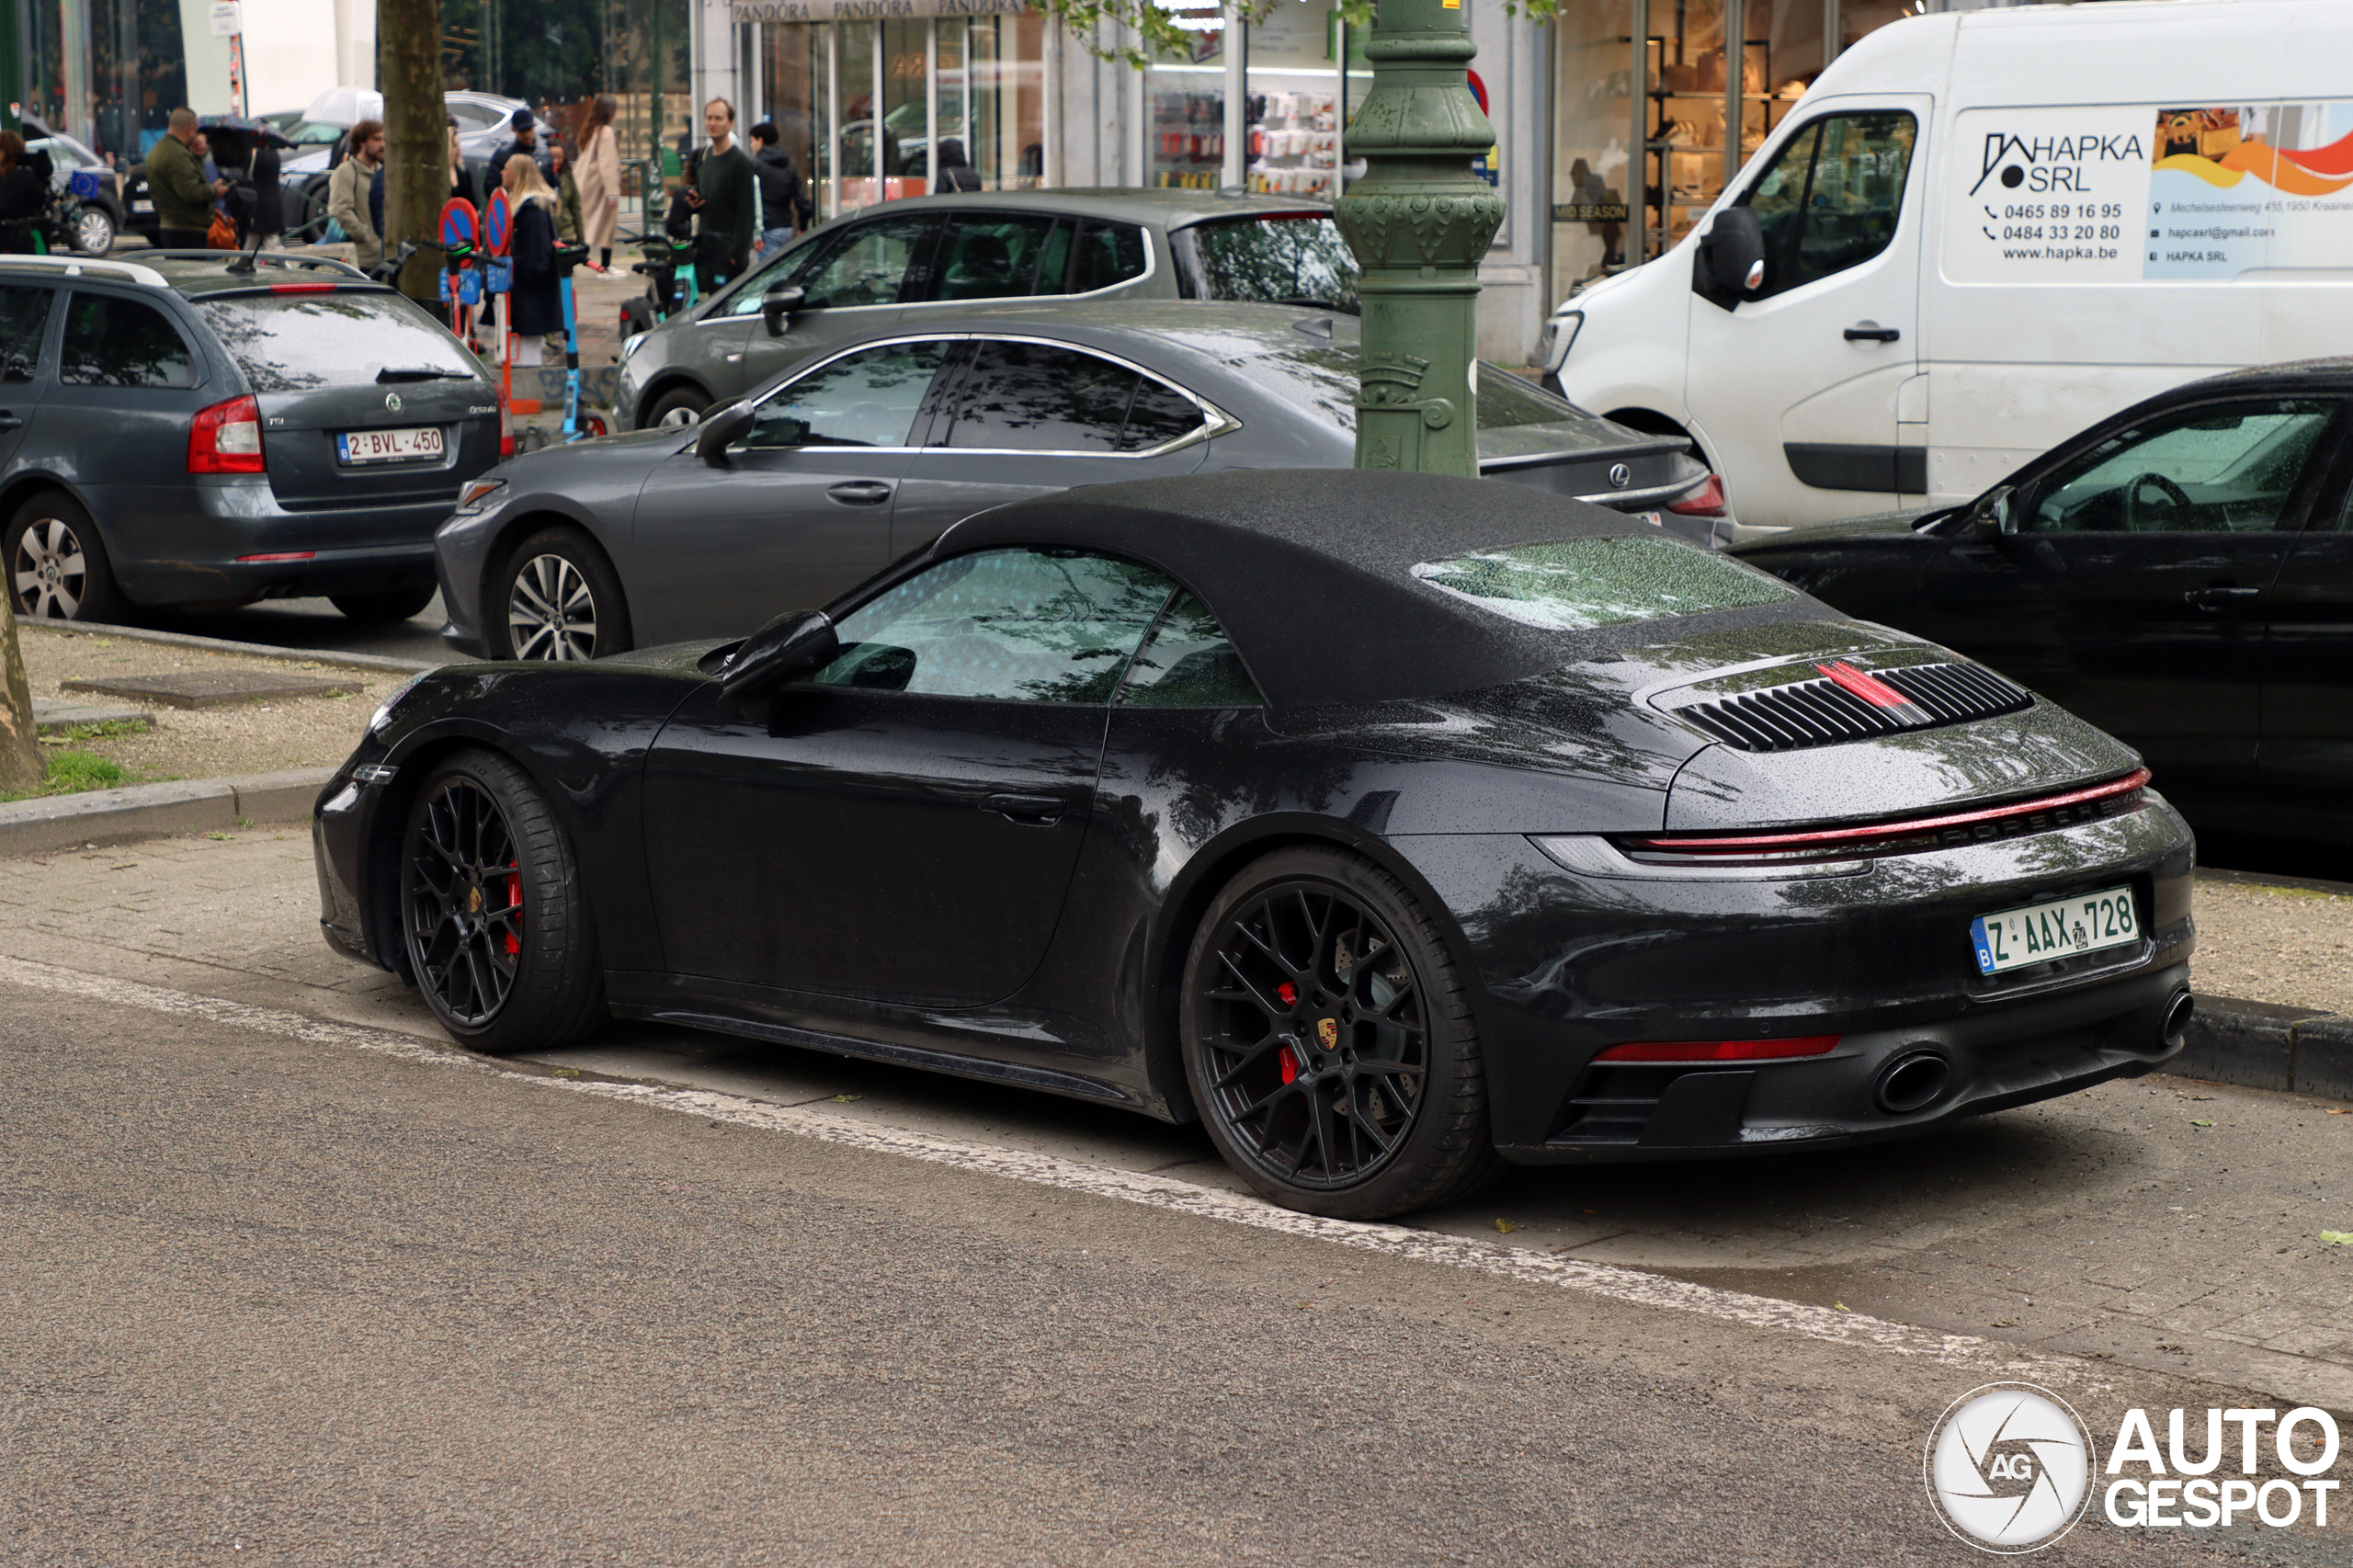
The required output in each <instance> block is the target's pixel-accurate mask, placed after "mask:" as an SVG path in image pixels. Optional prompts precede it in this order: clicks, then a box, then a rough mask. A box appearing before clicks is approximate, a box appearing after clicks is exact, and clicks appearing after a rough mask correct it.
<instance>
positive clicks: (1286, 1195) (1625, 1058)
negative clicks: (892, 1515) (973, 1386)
mask: <svg viewBox="0 0 2353 1568" xmlns="http://www.w3.org/2000/svg"><path fill="white" fill-rule="evenodd" d="M779 608H782V607H779ZM315 835H316V838H315V844H316V851H317V857H318V864H319V872H320V881H321V886H322V889H323V891H324V899H325V905H326V908H325V915H324V925H325V928H326V935H327V937H328V938H329V939H330V940H331V941H332V942H334V943H335V945H336V946H338V947H339V948H341V949H345V950H346V951H347V952H349V953H350V954H352V955H354V956H355V957H358V958H359V959H362V960H367V961H369V962H370V963H375V964H379V965H381V966H383V967H384V968H386V969H390V970H395V971H399V972H401V973H402V974H404V976H406V977H407V978H408V979H409V980H411V981H412V982H413V983H415V984H416V985H417V986H418V987H419V988H420V989H421V991H422V992H423V994H424V996H425V998H426V1002H427V1003H428V1004H429V1005H430V1006H431V1008H432V1010H433V1012H434V1014H435V1016H436V1017H438V1019H439V1021H440V1022H441V1023H442V1025H443V1026H444V1027H445V1028H447V1029H448V1030H449V1033H450V1034H451V1035H452V1036H454V1037H455V1038H456V1039H457V1040H460V1041H461V1042H464V1043H466V1044H468V1045H471V1046H472V1047H475V1048H476V1049H479V1050H483V1051H517V1050H523V1049H529V1048H534V1047H545V1046H551V1045H555V1044H559V1043H562V1042H563V1041H565V1040H571V1039H574V1038H576V1037H578V1036H579V1035H581V1034H583V1033H584V1032H585V1031H586V1030H588V1029H589V1028H592V1027H594V1026H595V1024H596V1023H597V1020H598V1019H599V1018H600V1017H602V1016H604V1015H605V1014H607V1013H608V1012H610V1013H618V1014H621V1015H625V1016H630V1017H643V1018H658V1019H665V1020H668V1021H671V1022H674V1023H679V1024H687V1025H694V1026H700V1027H704V1028H714V1029H723V1030H728V1031H731V1032H733V1033H737V1034H741V1035H746V1036H751V1037H754V1038H758V1039H766V1040H778V1041H783V1042H789V1043H790V1044H793V1045H797V1046H804V1047H813V1048H816V1049H820V1050H826V1051H840V1052H843V1053H847V1054H854V1055H862V1056H873V1057H881V1058H884V1059H888V1060H891V1061H895V1062H908V1063H914V1064H917V1065H922V1066H926V1067H934V1068H938V1069H940V1070H942V1071H945V1072H949V1073H958V1074H968V1075H971V1076H973V1077H983V1078H994V1079H1000V1080H1005V1081H1008V1082H1012V1083H1015V1084H1021V1085H1030V1086H1033V1087H1036V1088H1040V1089H1046V1090H1050V1091H1053V1092H1056V1093H1060V1094H1065V1095H1073V1096H1082V1097H1085V1098H1088V1099H1093V1100H1097V1101H1099V1102H1102V1103H1105V1104H1107V1105H1111V1106H1118V1107H1123V1108H1129V1109H1131V1110H1136V1111H1141V1112H1143V1113H1145V1114H1148V1115H1153V1116H1158V1117H1164V1118H1167V1119H1190V1118H1193V1117H1196V1116H1198V1117H1199V1118H1200V1119H1202V1120H1203V1121H1205V1122H1206V1124H1207V1126H1208V1129H1209V1131H1210V1132H1211V1135H1212V1136H1213V1137H1214V1139H1215V1140H1216V1142H1217V1144H1218V1146H1219V1148H1220V1149H1221V1150H1222V1152H1223V1153H1224V1154H1225V1155H1226V1157H1227V1158H1228V1159H1229V1160H1231V1161H1232V1162H1233V1165H1234V1166H1235V1168H1236V1169H1237V1170H1239V1171H1240V1172H1241V1173H1242V1175H1243V1176H1245V1178H1247V1179H1248V1180H1249V1181H1250V1182H1251V1183H1252V1184H1253V1185H1254V1186H1255V1187H1256V1188H1257V1189H1258V1190H1259V1191H1261V1192H1263V1193H1265V1194H1266V1195H1267V1196H1268V1197H1270V1198H1272V1199H1275V1200H1277V1201H1279V1202H1281V1203H1285V1204H1289V1205H1291V1206H1293V1207H1296V1208H1301V1209H1305V1210H1314V1211H1316V1212H1321V1213H1327V1214H1338V1215H1347V1216H1355V1217H1371V1216H1379V1215H1388V1214H1394V1213H1399V1212H1402V1211H1404V1210H1411V1209H1414V1208H1416V1207H1420V1206H1424V1205H1428V1204H1433V1203H1438V1202H1441V1201H1444V1200H1446V1199H1449V1198H1451V1197H1455V1196H1458V1195H1461V1194H1463V1193H1466V1192H1468V1191H1469V1190H1470V1189H1471V1188H1472V1187H1473V1186H1474V1185H1476V1184H1477V1183H1478V1182H1479V1181H1481V1180H1482V1179H1483V1178H1484V1177H1485V1176H1487V1175H1489V1174H1490V1173H1491V1172H1492V1171H1493V1170H1494V1169H1495V1165H1496V1162H1497V1161H1498V1159H1501V1160H1504V1161H1513V1162H1519V1163H1529V1164H1536V1163H1547V1162H1563V1161H1578V1160H1611V1159H1643V1158H1660V1157H1675V1156H1681V1157H1688V1156H1695V1155H1706V1156H1712V1155H1723V1154H1732V1153H1743V1152H1756V1151H1760V1150H1787V1149H1792V1148H1798V1147H1806V1146H1815V1145H1824V1144H1832V1143H1838V1142H1856V1141H1861V1140H1869V1139H1874V1138H1880V1137H1885V1136H1891V1135H1894V1134H1899V1133H1904V1132H1912V1131H1920V1130H1922V1129H1925V1128H1929V1127H1934V1126H1936V1125H1938V1123H1941V1122H1944V1121H1946V1120H1949V1119H1952V1118H1955V1117H1960V1116H1964V1115H1969V1114H1972V1113H1976V1112H1984V1111H1989V1110H1994V1109H1998V1108H2003V1107H2007V1106H2015V1105H2021V1104H2024V1103H2027V1102H2029V1101H2032V1100H2037V1099H2041V1098H2045V1097H2048V1096H2053V1095H2059V1094H2063V1093H2066V1092H2068V1091H2070V1090H2073V1089H2077V1088H2082V1087H2085V1086H2086V1085H2092V1084H2097V1083H2099V1082H2101V1081H2103V1080H2106V1079H2110V1078H2116V1077H2123V1076H2131V1075H2136V1074H2142V1073H2145V1072H2147V1071H2148V1070H2149V1069H2150V1068H2152V1067H2154V1066H2155V1065H2157V1064H2158V1063H2160V1062H2164V1061H2165V1060H2166V1058H2167V1057H2169V1056H2170V1055H2171V1054H2172V1053H2173V1052H2174V1051H2177V1050H2178V1049H2179V1047H2180V1043H2181V1031H2182V1028H2183V1027H2184V1025H2185V1024H2186V1023H2187V1021H2188V1011H2189V994H2188V988H2187V983H2186V982H2187V972H2188V971H2187V962H2188V957H2189V952H2190V948H2191V943H2192V935H2191V924H2190V885H2189V884H2190V861H2191V845H2190V838H2189V835H2188V831H2187V830H2186V829H2185V828H2184V826H2183V824H2182V823H2181V821H2180V819H2179V818H2178V817H2177V815H2176V814H2175V813H2174V812H2173V811H2172V809H2171V808H2170V807H2169V806H2167V805H2166V804H2165V802H2164V801H2163V800H2162V799H2161V798H2160V797H2159V796H2158V795H2156V794H2155V793H2154V791H2153V790H2151V789H2150V788H2149V785H2148V774H2147V771H2146V770H2145V769H2143V767H2140V765H2139V759H2138V758H2137V757H2136V756H2134V755H2133V754H2132V753H2131V752H2130V751H2129V750H2127V749H2126V748H2125V747H2123V746H2121V745H2120V744H2117V743H2116V742H2114V741H2112V740H2110V739H2109V738H2108V737H2107V736H2106V735H2103V734H2101V733H2099V732H2097V731H2096V730H2093V729H2090V728H2088V727H2087V726H2086V725H2085V724H2083V723H2081V722H2078V721H2076V720H2075V719H2073V718H2071V717H2069V716H2068V715H2067V714H2065V713H2063V712H2062V711H2060V710H2057V709H2055V708H2052V706H2051V705H2050V704H2048V703H2046V702H2044V701H2042V700H2040V699H2038V698H2036V697H2035V696H2034V695H2033V694H2032V693H2030V692H2029V691H2027V690H2025V689H2023V688H2021V687H2017V686H2014V685H2012V684H2011V683H2010V682H2008V681H2007V680H2005V679H2004V678H2002V677H2001V676H1997V675H1995V674H1994V673H1993V672H1991V671H1989V670H1986V669H1984V668H1983V667H1982V666H1979V665H1974V664H1972V663H1970V662H1969V661H1967V660H1965V659H1962V658H1961V657H1959V656H1957V655H1955V654H1953V653H1949V652H1947V651H1945V650H1943V649H1941V648H1938V647H1937V646H1936V645H1934V644H1932V643H1928V642H1922V641H1920V640H1919V639H1917V638H1914V637H1909V636H1905V635H1903V634H1901V633H1897V632H1893V631H1888V630H1887V629H1885V628H1883V627H1879V626H1874V625H1870V624H1869V623H1867V622H1862V621H1856V620H1850V619H1846V618H1845V617H1843V616H1841V615H1839V614H1837V613H1836V611H1834V610H1831V609H1829V608H1826V607H1824V606H1823V605H1822V604H1820V603H1818V602H1816V601H1815V600H1813V599H1810V598H1808V597H1805V596H1803V595H1802V594H1800V593H1799V592H1797V591H1796V590H1795V589H1793V588H1791V587H1790V586H1789V585H1786V584H1783V583H1780V582H1779V581H1777V580H1775V579H1773V578H1771V577H1768V576H1767V575H1765V574H1762V573H1759V572H1756V571H1755V570H1753V569H1751V568H1749V567H1747V566H1745V565H1742V564H1740V563H1738V562H1733V561H1730V560H1727V559H1724V558H1723V557H1721V556H1715V555H1711V554H1709V553H1708V552H1707V551H1703V550H1700V549H1698V548H1696V547H1694V546H1691V545H1688V544H1685V543H1683V542H1682V541H1680V540H1675V539H1672V538H1667V537H1665V536H1663V535H1662V534H1660V533H1659V532H1658V530H1656V529H1654V528H1648V527H1645V526H1644V525H1643V524H1642V523H1640V522H1637V521H1634V520H1632V519H1631V518H1627V517H1621V516H1619V515H1618V514H1615V513H1612V512H1608V511H1604V510H1602V509H1601V508H1599V507H1596V506H1585V505H1582V504H1579V503H1576V502H1574V501H1568V500H1564V499H1561V498H1558V497H1553V496H1549V495H1546V494H1541V493H1540V492H1536V491H1531V490H1527V489H1524V488H1520V487H1515V486H1508V485H1502V484H1496V483H1489V482H1482V481H1474V480H1456V479H1445V478H1438V477H1432V476H1424V475H1398V474H1377V473H1363V472H1330V471H1317V472H1274V473H1269V472H1252V473H1219V474H1212V475H1208V476H1204V477H1194V478H1183V479H1170V480H1154V481H1147V482H1140V483H1129V484H1118V485H1105V486H1099V487H1095V488H1090V489H1083V490H1074V491H1069V492H1065V493H1063V494H1058V495H1054V496H1051V497H1046V498H1041V499H1037V500H1032V501H1025V502H1021V503H1018V504H1016V505H1013V506H1004V507H1000V508H997V509H996V510H994V511H990V512H984V513H982V514H981V515H979V516H977V517H972V518H970V519H968V520H966V521H964V522H962V523H960V524H958V525H957V526H955V527H953V528H949V530H948V531H947V532H946V533H945V534H944V535H943V536H941V537H940V538H939V539H938V540H936V541H935V542H934V543H932V544H930V545H928V546H926V547H925V548H924V549H922V550H920V551H916V552H915V554H913V555H911V556H909V557H908V558H906V559H904V560H903V561H901V562H898V563H897V564H896V565H895V566H893V567H892V568H891V569H890V570H889V571H887V572H885V573H884V574H881V575H880V576H878V577H876V578H875V579H874V580H872V581H871V582H869V583H868V584H866V585H863V586H862V587H859V588H858V589H856V590H854V591H852V592H851V593H849V594H847V595H846V596H845V597H843V598H841V599H840V600H839V601H838V602H836V603H835V604H834V605H832V606H830V607H828V608H825V609H824V610H822V611H818V610H801V611H795V612H790V613H787V614H784V615H780V616H779V617H778V618H777V619H775V620H772V621H771V622H769V623H768V624H767V626H765V627H763V628H762V629H761V630H760V631H758V632H756V633H755V634H754V635H753V636H751V637H750V638H748V639H745V640H744V641H742V642H736V643H724V644H710V643H702V644H693V645H688V646H679V647H671V648H655V649H648V650H645V651H643V652H641V653H632V654H628V655H624V656H621V657H618V658H614V659H608V660H601V661H597V662H594V663H590V664H585V665H544V664H542V665H452V666H449V667H445V668H443V669H440V670H438V671H435V672H434V673H432V674H430V675H427V676H421V677H419V678H418V679H417V680H415V682H414V683H412V684H411V685H409V686H408V687H404V688H403V689H402V690H401V691H400V692H398V693H396V694H395V695H394V696H393V697H392V699H390V700H389V701H387V702H386V703H385V705H384V706H383V708H382V709H381V710H380V711H379V712H378V713H377V715H376V717H375V719H374V721H373V722H372V723H371V724H370V727H369V735H368V737H367V739H366V741H365V742H364V743H363V744H361V746H360V747H359V749H358V752H357V753H356V754H354V756H352V757H351V759H350V761H349V762H348V763H347V764H346V765H345V766H344V767H342V768H341V769H340V770H339V771H338V772H337V774H336V776H335V778H334V780H333V781H332V782H331V783H330V784H329V786H328V787H327V789H326V790H325V792H324V794H323V795H322V796H321V798H320V801H319V808H318V814H317V818H316V828H315Z"/></svg>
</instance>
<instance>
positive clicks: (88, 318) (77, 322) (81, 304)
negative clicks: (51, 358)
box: [58, 294, 196, 387]
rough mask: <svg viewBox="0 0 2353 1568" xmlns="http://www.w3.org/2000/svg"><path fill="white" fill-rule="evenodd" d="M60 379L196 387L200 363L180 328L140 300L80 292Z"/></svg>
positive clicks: (68, 323) (68, 321) (70, 315)
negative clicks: (197, 363) (190, 351)
mask: <svg viewBox="0 0 2353 1568" xmlns="http://www.w3.org/2000/svg"><path fill="white" fill-rule="evenodd" d="M58 379H59V380H60V381H67V382H70V383H73V384H74V385H77V386H92V387H192V386H194V385H196V360H195V358H194V357H193V356H191V355H190V354H189V353H188V343H187V340H186V339H184V338H182V337H181V336H180V335H179V329H178V328H176V327H175V326H173V325H172V324H171V323H170V322H169V321H168V320H166V319H165V316H164V312H161V311H159V310H157V309H155V307H154V306H153V305H150V304H147V303H145V302H144V301H139V300H122V299H117V298H115V297H114V296H112V295H110V294H76V295H74V302H73V304H72V305H71V306H69V307H68V308H67V312H66V317H65V348H64V353H63V357H62V358H61V360H60V363H59V367H58Z"/></svg>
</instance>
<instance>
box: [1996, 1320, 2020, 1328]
mask: <svg viewBox="0 0 2353 1568" xmlns="http://www.w3.org/2000/svg"><path fill="white" fill-rule="evenodd" d="M1994 1326H1995V1328H2016V1327H2018V1319H2016V1318H1995V1320H1994Z"/></svg>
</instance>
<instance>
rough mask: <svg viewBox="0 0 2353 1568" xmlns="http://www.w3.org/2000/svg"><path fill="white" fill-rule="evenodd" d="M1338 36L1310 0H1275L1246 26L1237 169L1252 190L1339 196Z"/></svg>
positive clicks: (1332, 21)
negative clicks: (1242, 141) (1243, 142)
mask: <svg viewBox="0 0 2353 1568" xmlns="http://www.w3.org/2000/svg"><path fill="white" fill-rule="evenodd" d="M1340 36H1341V34H1340V24H1339V18H1338V17H1336V16H1335V15H1334V13H1333V12H1332V10H1331V8H1330V7H1329V6H1325V5H1323V4H1320V3H1318V0H1276V4H1275V8H1274V9H1273V10H1272V11H1270V12H1268V13H1267V17H1266V19H1265V20H1263V21H1260V22H1256V23H1254V24H1253V25H1252V26H1251V28H1250V52H1249V58H1248V69H1247V77H1246V80H1247V82H1248V84H1249V92H1248V97H1247V101H1246V103H1245V108H1244V112H1243V121H1244V125H1245V134H1246V135H1247V136H1248V137H1249V146H1248V149H1247V151H1246V153H1245V158H1244V162H1243V168H1244V171H1245V183H1247V184H1248V186H1249V187H1250V188H1251V189H1252V190H1256V191H1265V192H1267V193H1269V194H1272V195H1277V196H1307V197H1313V198H1316V199H1319V200H1324V201H1329V200H1332V199H1334V198H1336V197H1337V196H1338V195H1339V163H1340V125H1341V120H1342V117H1343V113H1344V106H1343V104H1342V100H1341V83H1342V80H1343V78H1342V76H1341V74H1340V70H1339V64H1338V59H1339V40H1340ZM1361 90H1362V89H1361V88H1360V89H1359V90H1358V91H1359V95H1360V93H1361Z"/></svg>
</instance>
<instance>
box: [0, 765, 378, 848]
mask: <svg viewBox="0 0 2353 1568" xmlns="http://www.w3.org/2000/svg"><path fill="white" fill-rule="evenodd" d="M333 777H335V769H334V768H332V767H302V768H296V769H294V770H292V771H290V772H286V773H249V774H247V775H245V776H244V777H243V778H191V779H183V780H177V781H175V782H173V783H169V784H133V785H130V786H128V787H126V788H124V789H120V790H88V791H86V792H85V793H83V794H79V795H57V796H52V797H50V798H49V799H46V800H40V801H11V802H9V803H6V804H0V855H34V854H40V853H41V852H43V851H45V850H53V849H77V848H79V847H81V846H83V845H85V844H119V843H122V842H123V841H125V840H127V839H134V838H161V837H164V836H165V835H169V834H175V833H224V832H226V831H228V830H229V829H231V828H233V827H235V826H236V825H237V824H238V821H239V819H240V818H242V819H244V821H246V822H249V823H252V824H256V825H259V824H270V823H290V822H300V821H301V820H302V819H303V818H304V817H306V816H308V815H310V813H311V807H312V806H313V804H314V803H315V802H316V801H317V800H318V798H319V791H320V790H323V789H324V788H325V787H326V782H327V780H328V779H329V778H333Z"/></svg>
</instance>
